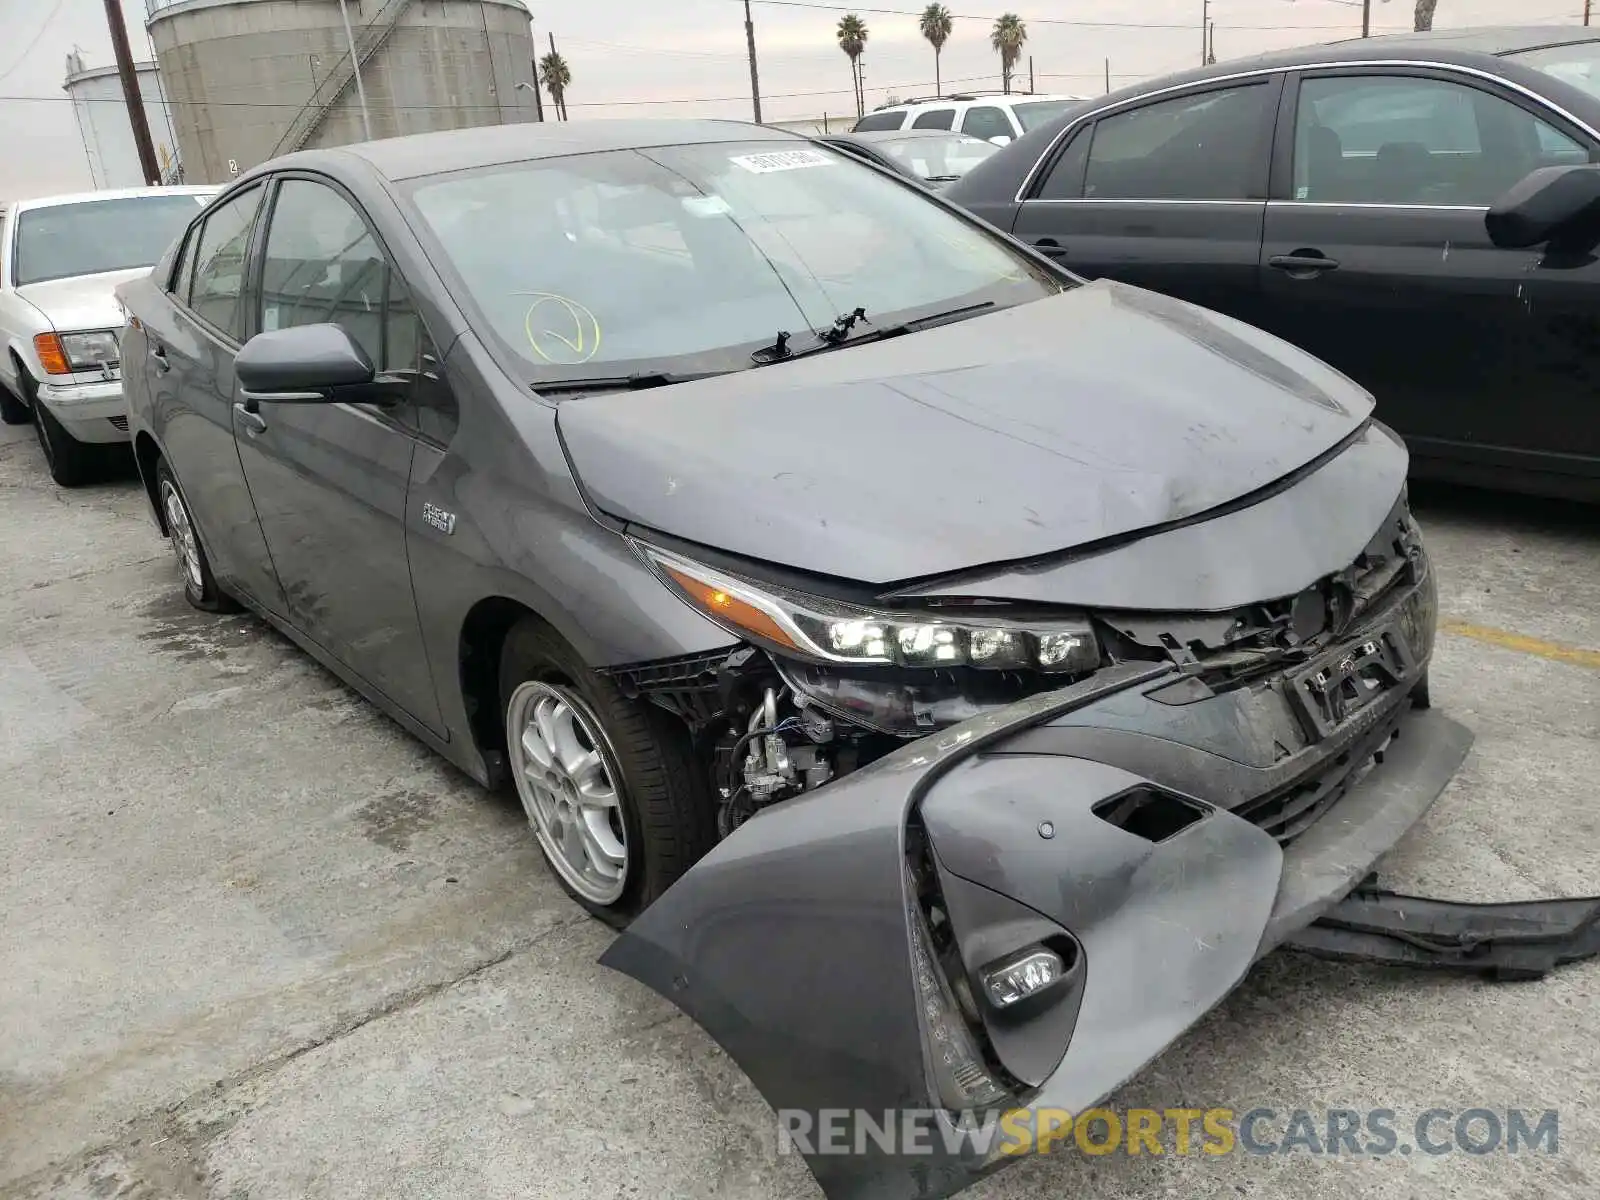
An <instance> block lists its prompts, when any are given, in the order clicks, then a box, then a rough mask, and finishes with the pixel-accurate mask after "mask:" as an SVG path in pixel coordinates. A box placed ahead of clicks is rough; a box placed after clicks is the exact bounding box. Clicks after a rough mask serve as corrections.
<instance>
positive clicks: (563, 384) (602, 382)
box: [529, 371, 724, 396]
mask: <svg viewBox="0 0 1600 1200" xmlns="http://www.w3.org/2000/svg"><path fill="white" fill-rule="evenodd" d="M721 374H724V372H722V371H702V372H700V373H698V374H684V375H672V374H669V373H667V372H665V371H635V372H634V373H633V374H632V375H607V376H599V377H596V378H593V379H552V380H550V381H548V382H544V383H541V382H538V381H535V382H534V383H532V384H530V385H529V386H530V387H532V388H533V390H534V391H536V392H538V393H539V394H540V395H541V396H555V395H562V394H565V393H568V392H642V391H645V390H646V389H648V388H658V387H669V386H670V385H672V384H674V383H693V382H694V381H695V380H696V379H709V378H711V377H712V376H713V375H721Z"/></svg>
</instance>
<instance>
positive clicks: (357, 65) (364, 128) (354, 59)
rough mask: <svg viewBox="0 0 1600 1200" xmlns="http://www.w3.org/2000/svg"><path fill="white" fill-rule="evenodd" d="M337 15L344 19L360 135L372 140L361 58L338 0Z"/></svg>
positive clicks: (347, 12)
mask: <svg viewBox="0 0 1600 1200" xmlns="http://www.w3.org/2000/svg"><path fill="white" fill-rule="evenodd" d="M339 15H340V16H341V17H343V18H344V40H345V41H347V42H349V43H350V66H351V67H352V68H354V70H355V73H356V95H357V96H358V97H359V98H360V100H361V134H362V136H363V137H365V138H366V139H367V141H369V142H370V141H371V140H372V118H371V117H369V116H368V115H367V85H366V84H364V83H362V82H361V56H360V55H359V54H357V53H356V35H355V34H353V33H352V32H350V10H349V9H348V8H346V7H345V2H344V0H339Z"/></svg>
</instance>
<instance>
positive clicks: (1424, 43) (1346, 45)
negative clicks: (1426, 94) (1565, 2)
mask: <svg viewBox="0 0 1600 1200" xmlns="http://www.w3.org/2000/svg"><path fill="white" fill-rule="evenodd" d="M1581 42H1600V27H1593V26H1585V25H1569V26H1564V25H1499V26H1484V27H1480V28H1477V29H1435V30H1432V31H1430V32H1427V33H1386V34H1380V35H1378V36H1376V37H1366V38H1361V37H1357V38H1347V39H1345V40H1343V41H1337V42H1321V43H1317V44H1315V45H1310V46H1296V47H1294V48H1293V49H1289V50H1273V51H1269V52H1267V53H1265V54H1257V55H1253V56H1251V57H1249V58H1233V59H1228V60H1227V61H1225V62H1219V63H1213V64H1211V65H1210V66H1205V67H1196V68H1194V69H1192V70H1188V71H1180V72H1174V73H1173V74H1170V75H1163V76H1159V77H1152V78H1150V79H1145V80H1141V81H1140V82H1138V83H1136V84H1133V85H1131V86H1129V87H1125V88H1120V89H1118V90H1117V91H1116V92H1114V93H1113V94H1112V95H1110V96H1103V97H1097V98H1096V99H1097V101H1106V102H1109V101H1116V100H1118V99H1120V98H1122V97H1125V96H1126V97H1132V96H1138V95H1142V94H1144V93H1146V92H1149V91H1153V90H1155V88H1156V87H1157V86H1158V85H1159V86H1162V87H1169V86H1182V85H1184V84H1188V83H1202V82H1204V81H1205V80H1207V79H1217V78H1221V77H1223V76H1226V75H1238V74H1245V73H1248V72H1252V71H1259V70H1262V69H1266V68H1274V67H1276V68H1290V67H1298V66H1305V65H1307V64H1310V63H1345V62H1348V63H1362V62H1371V61H1373V60H1379V59H1394V58H1401V59H1410V58H1419V59H1428V60H1430V61H1436V62H1442V63H1447V64H1460V65H1463V66H1471V65H1473V64H1474V63H1477V64H1478V65H1482V60H1483V59H1485V58H1498V57H1501V56H1503V55H1507V54H1516V53H1519V52H1521V51H1525V50H1538V49H1542V48H1544V47H1546V46H1569V45H1575V44H1577V43H1581Z"/></svg>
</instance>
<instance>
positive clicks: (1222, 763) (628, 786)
mask: <svg viewBox="0 0 1600 1200" xmlns="http://www.w3.org/2000/svg"><path fill="white" fill-rule="evenodd" d="M119 294H120V296H121V298H122V301H123V303H124V305H125V306H126V308H127V310H128V312H129V313H130V321H129V325H128V328H127V329H126V330H125V331H124V334H123V342H122V352H123V357H122V361H123V363H124V364H125V366H124V370H125V377H126V380H127V394H128V404H129V413H130V429H131V431H132V435H133V439H134V446H135V451H136V455H137V458H138V462H139V466H140V470H141V472H142V475H143V478H144V480H145V482H146V485H147V487H148V488H149V492H150V497H151V501H152V503H153V506H154V511H155V515H156V519H157V521H158V523H159V524H160V526H161V528H162V530H163V531H164V532H165V533H166V534H167V535H168V536H169V537H170V538H171V539H172V542H173V544H174V547H175V549H176V550H177V552H178V557H179V560H180V562H181V564H182V569H183V573H184V580H185V584H186V587H187V590H188V595H189V597H190V599H191V600H192V601H193V602H194V603H196V604H197V605H199V606H201V607H203V608H209V609H220V608H223V607H225V606H228V605H231V604H234V603H243V604H245V605H248V606H249V607H250V608H251V609H253V610H255V611H256V612H258V613H260V614H261V615H262V616H263V617H265V618H266V619H267V620H268V621H270V622H271V623H272V624H273V625H275V626H277V627H278V628H279V629H281V630H283V631H284V632H285V633H286V634H287V635H288V636H290V637H291V638H293V639H294V640H295V641H296V642H297V643H299V644H300V645H301V646H302V647H304V648H305V649H306V650H307V651H308V652H309V653H311V654H312V655H314V656H315V657H316V658H317V659H319V660H320V661H321V662H323V663H324V664H326V665H327V666H329V667H330V668H331V669H333V670H334V671H336V672H338V673H339V674H340V675H341V676H343V677H344V678H345V679H347V680H349V681H350V683H351V684H352V685H354V686H355V687H357V688H359V689H360V690H361V691H362V692H363V693H365V694H366V695H367V696H368V697H369V698H371V699H372V700H373V701H374V702H375V703H377V704H378V705H380V706H381V707H382V708H383V709H384V710H385V711H386V712H388V713H389V714H390V715H392V716H393V717H394V719H395V720H397V721H399V722H400V723H401V724H402V725H404V726H405V727H406V728H407V729H408V730H410V731H411V732H412V733H414V734H415V735H416V736H417V737H418V738H420V739H422V740H423V741H425V742H426V743H427V744H428V745H430V746H432V747H433V748H434V749H436V750H437V751H438V752H439V753H441V754H443V755H444V756H446V757H447V758H448V759H450V761H452V762H454V763H455V764H457V765H458V766H459V767H461V769H463V770H464V771H466V772H468V773H469V774H470V775H472V776H473V777H474V778H475V779H477V780H479V781H480V782H482V783H484V784H497V783H501V782H504V781H507V780H509V781H510V782H511V783H512V784H513V785H514V786H515V787H516V789H517V792H518V794H519V796H520V798H521V800H522V803H523V805H524V806H525V808H526V810H527V812H528V816H529V820H530V824H531V827H532V830H533V833H534V835H535V836H536V838H537V840H538V843H539V845H540V847H541V849H542V850H543V852H544V854H545V856H546V858H547V859H548V861H549V863H550V865H551V867H552V869H553V871H554V872H555V874H556V875H557V876H558V878H560V880H561V881H562V883H563V885H564V886H566V887H567V889H568V890H569V891H570V892H571V893H572V894H573V895H574V896H575V897H576V898H577V899H578V900H579V901H580V902H581V903H582V904H584V905H585V906H586V907H587V908H588V909H589V910H590V911H592V912H595V913H597V914H599V915H601V916H603V917H605V918H607V919H609V920H611V921H613V922H614V923H617V924H619V925H621V924H627V929H626V932H624V933H623V935H622V936H621V937H620V938H619V939H618V941H617V942H616V943H615V944H614V946H613V947H612V949H611V950H610V951H608V954H607V956H606V960H605V961H607V962H608V963H611V964H612V965H615V966H617V967H619V968H620V969H623V970H626V971H628V972H630V973H632V974H634V975H636V976H638V977H639V978H641V979H643V980H645V981H646V982H648V983H650V984H651V985H652V986H654V987H656V988H657V989H658V990H660V991H662V993H663V994H665V995H667V996H668V997H669V998H671V999H672V1000H673V1001H674V1002H675V1003H677V1004H679V1005H680V1006H682V1007H683V1008H684V1009H685V1010H686V1011H688V1012H690V1013H691V1014H692V1015H693V1016H694V1017H695V1018H696V1019H697V1020H699V1021H700V1022H701V1023H702V1024H704V1025H705V1026H706V1028H707V1029H708V1030H710V1031H711V1033H712V1034H713V1035H714V1036H715V1037H716V1038H717V1039H718V1040H719V1041H720V1042H721V1043H722V1045H723V1046H724V1047H726V1048H727V1050H728V1051H729V1052H730V1053H731V1054H732V1055H733V1057H734V1058H735V1059H736V1060H737V1061H738V1062H739V1063H740V1065H741V1066H742V1067H743V1068H744V1070H745V1071H746V1072H747V1073H748V1074H749V1075H750V1077H751V1079H752V1080H753V1081H754V1082H755V1083H756V1084H757V1086H758V1087H759V1088H760V1089H761V1091H762V1092H763V1094H764V1095H765V1096H766V1097H767V1099H768V1100H769V1101H770V1102H771V1103H772V1104H773V1106H774V1107H776V1108H779V1109H793V1108H802V1109H807V1110H817V1109H820V1108H827V1107H849V1108H864V1109H868V1110H883V1109H892V1108H918V1107H920V1108H924V1109H932V1110H937V1111H939V1112H941V1113H946V1114H950V1113H957V1114H959V1113H973V1112H980V1113H981V1112H984V1111H988V1112H991V1113H992V1112H994V1111H996V1110H997V1109H1001V1108H1007V1109H1008V1108H1011V1107H1014V1106H1017V1105H1023V1104H1046V1105H1055V1106H1060V1107H1063V1108H1067V1109H1070V1110H1072V1111H1074V1112H1077V1111H1080V1110H1081V1109H1082V1108H1084V1107H1085V1106H1086V1105H1088V1104H1089V1103H1091V1102H1092V1101H1094V1100H1096V1099H1098V1098H1100V1097H1102V1096H1104V1095H1105V1094H1107V1093H1108V1092H1109V1091H1110V1090H1111V1089H1112V1088H1113V1087H1115V1086H1116V1085H1117V1084H1119V1083H1120V1082H1121V1081H1122V1080H1123V1079H1125V1078H1127V1077H1128V1076H1129V1075H1130V1074H1131V1073H1132V1072H1133V1071H1135V1070H1136V1069H1137V1068H1138V1067H1139V1066H1140V1065H1141V1064H1142V1063H1143V1062H1145V1061H1146V1060H1148V1059H1149V1058H1151V1057H1152V1056H1154V1055H1155V1054H1156V1053H1158V1052H1159V1051H1160V1050H1161V1049H1162V1048H1163V1047H1164V1046H1166V1045H1167V1044H1168V1043H1169V1042H1170V1041H1171V1040H1172V1039H1174V1038H1175V1037H1177V1036H1178V1035H1179V1034H1180V1033H1181V1032H1182V1031H1183V1030H1184V1029H1186V1028H1187V1027H1188V1026H1189V1025H1190V1024H1192V1023H1193V1022H1194V1021H1195V1020H1196V1019H1197V1018H1198V1017H1199V1016H1200V1015H1201V1014H1202V1013H1204V1012H1205V1011H1206V1010H1207V1009H1209V1008H1210V1007H1211V1006H1213V1005H1214V1004H1216V1003H1217V1002H1218V1001H1219V1000H1220V999H1221V998H1222V997H1223V996H1224V995H1225V994H1226V993H1227V992H1228V991H1229V990H1230V989H1231V988H1232V987H1233V986H1234V984H1236V983H1237V982H1238V980H1239V979H1240V978H1241V977H1242V976H1243V974H1244V972H1245V971H1246V969H1247V968H1248V967H1249V965H1250V964H1251V963H1252V962H1253V961H1254V960H1255V959H1256V958H1258V957H1259V956H1260V955H1262V954H1264V953H1266V952H1267V951H1268V950H1270V949H1272V948H1273V947H1274V946H1276V945H1278V944H1280V943H1282V942H1283V941H1284V940H1285V939H1286V938H1289V937H1291V936H1292V935H1294V934H1296V932H1297V931H1299V930H1301V929H1302V928H1303V927H1305V926H1306V925H1307V924H1309V923H1310V922H1311V921H1312V920H1313V919H1315V918H1316V917H1317V916H1318V915H1319V914H1320V913H1322V912H1324V911H1325V910H1326V909H1327V908H1328V907H1329V906H1330V905H1332V904H1334V903H1335V902H1337V901H1338V900H1339V899H1340V898H1341V897H1343V896H1344V895H1345V894H1346V893H1347V892H1349V891H1350V890H1351V889H1352V888H1353V887H1355V886H1356V884H1357V883H1358V882H1359V881H1360V880H1361V879H1362V878H1363V876H1364V875H1365V874H1366V872H1367V871H1368V870H1369V869H1370V866H1371V864H1372V862H1373V861H1374V860H1375V859H1376V858H1377V857H1378V856H1379V855H1380V854H1381V853H1383V852H1384V851H1385V850H1386V849H1388V848H1389V846H1391V845H1392V844H1393V842H1394V841H1395V840H1396V839H1397V838H1398V837H1399V836H1400V835H1401V834H1402V833H1403V832H1404V831H1405V830H1406V829H1407V828H1408V827H1409V826H1410V825H1411V824H1412V823H1413V822H1414V821H1415V820H1416V819H1417V818H1418V817H1419V816H1420V815H1421V813H1422V812H1423V811H1424V810H1425V809H1426V808H1427V807H1428V805H1429V804H1430V803H1431V802H1432V801H1433V800H1434V799H1435V797H1436V796H1437V795H1438V794H1439V792H1440V791H1441V789H1442V788H1443V787H1444V786H1445V784H1446V783H1447V782H1448V780H1449V779H1450V778H1451V776H1452V774H1453V773H1454V771H1455V770H1456V768H1457V766H1458V765H1459V763H1460V762H1461V760H1462V758H1463V756H1464V755H1465V753H1466V752H1467V748H1468V745H1469V743H1470V740H1471V735H1470V734H1469V733H1468V732H1467V731H1466V730H1465V729H1463V728H1462V727H1461V726H1460V725H1457V724H1456V723H1454V722H1452V721H1450V720H1449V719H1447V718H1445V717H1444V716H1442V715H1440V714H1439V713H1437V712H1435V711H1429V705H1428V700H1429V697H1428V690H1427V668H1428V662H1429V658H1430V655H1431V653H1432V649H1433V638H1434V628H1435V623H1436V611H1435V610H1436V599H1435V585H1434V579H1433V575H1432V571H1431V568H1430V566H1429V561H1428V557H1427V554H1426V552H1425V550H1424V547H1423V542H1422V539H1421V536H1420V534H1419V532H1418V529H1417V526H1416V523H1415V521H1414V520H1413V518H1412V516H1411V514H1410V512H1409V510H1408V507H1407V501H1406V492H1405V486H1404V481H1405V474H1406V465H1407V458H1406V452H1405V449H1404V447H1403V446H1402V445H1401V443H1400V442H1399V440H1398V439H1397V438H1396V437H1395V436H1394V435H1393V434H1391V433H1390V432H1389V431H1388V430H1386V429H1385V428H1384V427H1383V426H1382V425H1379V424H1377V423H1375V422H1374V421H1373V419H1372V399H1371V397H1370V396H1369V395H1368V394H1367V393H1366V392H1365V391H1363V390H1362V389H1361V388H1359V387H1357V386H1356V385H1354V384H1352V383H1351V382H1350V381H1349V380H1348V379H1346V378H1345V377H1344V376H1342V375H1340V374H1339V373H1338V372H1337V371H1334V370H1332V369H1330V368H1328V367H1326V366H1324V365H1323V364H1321V363H1320V362H1318V361H1317V360H1315V359H1314V358H1312V357H1310V356H1309V355H1307V354H1305V353H1303V352H1301V351H1298V350H1296V349H1294V348H1292V347H1290V346H1289V345H1287V344H1286V343H1284V342H1281V341H1278V340H1277V339H1275V338H1273V337H1271V336H1269V335H1266V334H1263V333H1261V332H1259V331H1257V330H1254V329H1252V328H1250V327H1248V326H1246V325H1243V324H1241V323H1239V322H1238V321H1235V320H1232V319H1230V318H1227V317H1223V316H1218V315H1216V314H1213V313H1209V312H1206V311H1205V310H1203V309H1200V308H1197V307H1195V306H1193V305H1191V304H1187V303H1185V302H1182V301H1179V300H1173V299H1169V298H1165V297H1162V296H1159V295H1156V294H1153V293H1150V292H1145V291H1141V290H1139V289H1136V288H1132V287H1128V286H1124V285H1120V284H1112V283H1104V282H1102V283H1096V284H1084V283H1083V282H1082V281H1081V280H1079V279H1077V278H1075V277H1074V276H1071V275H1069V274H1067V273H1066V272H1064V271H1062V270H1061V269H1060V268H1058V267H1056V266H1055V265H1053V264H1051V263H1050V262H1048V261H1047V260H1045V259H1043V258H1040V257H1037V256H1035V255H1033V254H1032V253H1031V252H1030V251H1028V250H1026V249H1024V248H1022V247H1019V246H1017V245H1015V244H1013V243H1011V242H1009V241H1008V240H1007V239H1004V238H1002V237H1000V236H999V235H996V234H995V233H993V232H992V231H991V230H989V229H987V228H985V227H983V226H982V225H980V224H979V223H977V222H975V221H973V220H972V219H971V218H970V217H968V216H966V215H964V214H962V213H961V212H959V210H957V209H955V208H953V207H951V206H949V205H947V204H945V203H944V202H942V201H940V200H939V199H937V198H936V197H935V196H933V195H932V194H930V193H929V192H927V191H926V190H925V189H922V188H919V187H917V186H916V185H914V184H912V183H910V182H902V181H899V180H896V179H894V178H892V177H891V176H889V175H887V174H886V173H884V172H881V171H877V170H873V169H871V168H868V167H866V166H864V165H862V164H860V163H858V162H856V161H854V160H853V159H851V158H849V157H848V156H845V155H842V154H838V153H835V152H833V151H831V150H829V149H827V148H826V147H820V146H817V145H815V144H813V143H811V142H809V141H807V140H805V139H802V138H798V137H794V136H791V135H787V134H784V133H781V132H778V131H774V130H767V129H761V128H758V127H754V126H741V125H737V124H733V123H728V122H704V123H699V122H644V123H615V124H613V123H608V122H592V123H573V124H570V125H568V124H559V125H518V126H505V127H499V128H488V129H480V130H475V131H471V132H461V133H452V134H438V135H428V136H424V137H416V138H408V139H400V140H395V141H389V142H375V143H370V144H366V145H360V146H351V147H347V148H344V149H340V150H324V151H311V152H306V153H301V154H296V155H293V156H291V157H289V158H285V159H283V160H280V161H278V162H274V163H269V164H267V165H265V166H263V167H261V168H258V169H256V170H255V171H253V172H251V173H249V174H248V175H246V176H244V177H242V178H241V179H239V180H238V181H237V182H236V183H235V184H233V185H232V186H231V187H230V188H229V189H228V190H227V191H226V192H225V193H223V194H222V195H221V196H220V197H219V198H217V199H216V200H215V201H214V202H213V203H212V204H211V205H210V206H209V207H208V208H207V209H206V210H205V211H204V213H203V215H202V216H201V217H200V218H199V219H197V220H196V221H195V222H194V224H193V225H192V227H191V228H190V229H189V230H188V232H187V233H186V235H185V236H184V238H183V239H182V240H181V241H180V243H179V244H178V245H177V246H175V247H174V248H173V249H172V251H170V252H169V254H168V255H167V257H166V259H165V260H164V261H163V262H162V263H160V264H159V265H158V266H157V267H156V269H155V270H154V272H153V273H152V274H151V276H150V277H149V278H147V279H142V280H139V281H135V282H132V283H129V284H126V285H124V286H123V288H122V289H121V291H120V293H119ZM697 864H698V865H697ZM691 868H692V869H691ZM630 922H631V923H630ZM810 1161H811V1164H812V1167H813V1169H814V1171H815V1172H816V1174H817V1176H818V1178H819V1180H820V1181H821V1182H822V1184H823V1187H824V1189H825V1190H826V1191H827V1192H828V1194H829V1195H830V1196H833V1197H840V1196H855V1195H868V1194H870V1195H873V1196H880V1197H882V1196H894V1197H901V1196H937V1195H945V1194H948V1193H949V1192H951V1191H954V1190H956V1189H958V1188H960V1187H961V1186H963V1185H964V1184H965V1183H966V1182H969V1181H970V1180H971V1179H972V1178H973V1177H974V1176H975V1175H976V1174H978V1173H981V1172H982V1171H984V1170H986V1169H988V1167H989V1166H991V1165H993V1163H992V1162H991V1161H990V1160H989V1159H988V1158H987V1157H986V1156H985V1155H984V1154H983V1153H981V1152H980V1151H978V1150H974V1149H972V1148H966V1149H961V1148H954V1149H952V1148H950V1147H948V1146H947V1147H946V1148H945V1149H943V1150H941V1151H939V1152H938V1153H937V1154H936V1155H935V1156H934V1157H933V1158H923V1157H915V1156H909V1157H908V1156H906V1155H904V1154H901V1153H899V1152H896V1151H889V1150H881V1149H880V1150H879V1151H875V1152H874V1153H870V1154H867V1155H865V1156H850V1157H842V1158H841V1157H831V1156H826V1155H818V1156H814V1157H812V1158H811V1160H810Z"/></svg>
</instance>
